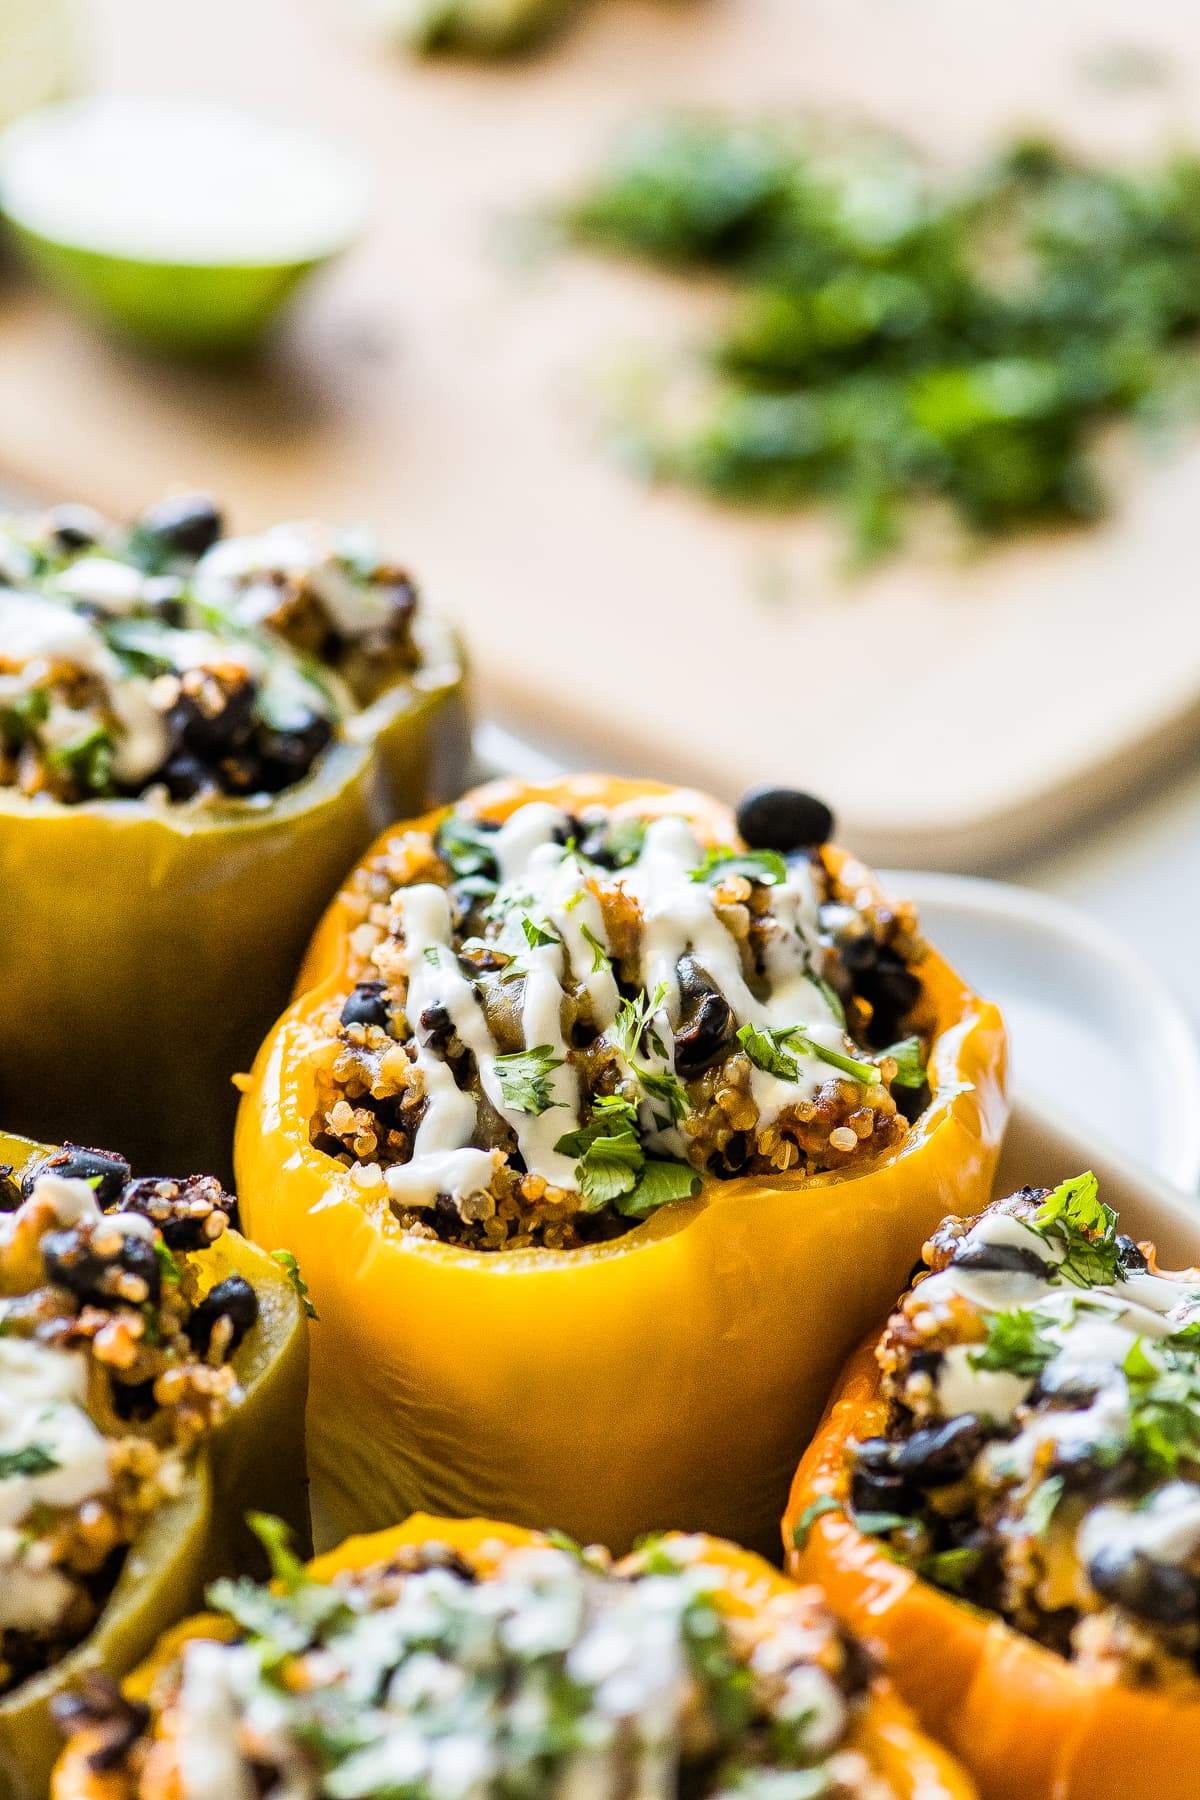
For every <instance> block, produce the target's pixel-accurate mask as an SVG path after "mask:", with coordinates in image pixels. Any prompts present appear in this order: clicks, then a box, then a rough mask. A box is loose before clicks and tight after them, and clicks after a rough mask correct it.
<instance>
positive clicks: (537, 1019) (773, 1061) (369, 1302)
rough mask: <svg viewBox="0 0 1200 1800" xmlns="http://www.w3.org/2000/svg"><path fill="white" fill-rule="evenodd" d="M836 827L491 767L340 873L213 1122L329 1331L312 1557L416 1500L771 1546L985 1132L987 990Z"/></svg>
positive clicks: (320, 1359)
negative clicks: (239, 1096)
mask: <svg viewBox="0 0 1200 1800" xmlns="http://www.w3.org/2000/svg"><path fill="white" fill-rule="evenodd" d="M739 825H740V830H739ZM829 828H830V820H829V814H828V810H827V809H826V808H824V807H823V806H821V805H820V804H819V803H818V802H816V801H814V800H812V799H810V798H809V797H807V796H804V795H800V794H797V793H794V792H791V791H785V790H774V791H771V792H762V791H759V792H756V793H754V794H752V795H750V796H748V797H747V799H746V801H745V802H743V805H742V807H741V810H740V814H739V819H738V821H737V822H735V820H734V818H733V816H732V815H731V814H729V813H728V812H727V811H726V810H725V809H724V808H722V807H720V806H718V805H717V804H716V802H714V801H710V800H708V799H706V798H704V797H703V796H701V795H699V794H696V793H693V792H684V791H672V790H670V789H667V788H662V787H659V786H655V785H653V784H648V783H644V782H631V781H616V780H609V779H604V778H600V777H578V778H575V779H572V780H568V781H563V782H560V783H556V784H551V785H547V786H544V787H540V788H528V787H522V786H517V785H515V784H498V785H496V786H493V787H490V788H486V789H483V790H481V791H479V792H477V793H476V794H474V795H471V796H468V797H467V799H465V800H464V801H463V802H462V803H461V804H460V805H459V806H458V807H456V808H455V809H454V810H452V811H449V812H440V813H436V814H432V815H430V816H428V817H427V818H424V819H421V820H418V821H417V822H416V823H414V824H412V825H409V826H407V827H401V828H397V829H396V830H394V831H392V832H389V833H388V834H387V835H386V836H385V837H384V838H383V839H382V840H381V841H380V843H379V844H378V845H377V846H376V848H375V849H374V850H373V851H372V852H371V853H370V855H369V856H368V857H367V858H366V860H365V861H364V862H363V863H362V865H361V866H360V867H359V869H358V870H357V871H356V872H355V874H354V875H353V876H352V878H351V879H350V881H349V883H348V885H347V886H346V887H345V889H344V890H343V892H342V894H341V895H340V897H339V898H338V899H337V901H336V902H335V904H334V906H333V907H332V908H331V910H330V912H329V913H328V914H327V915H326V918H325V921H324V923H323V924H322V926H321V928H320V930H319V932H318V934H317V937H316V939H315V941H314V944H313V947H312V950H311V952H310V956H309V960H308V963H307V965H306V967H305V969H304V972H303V974H302V976H301V981H300V988H301V996H300V998H299V999H298V1001H297V1002H296V1003H295V1004H294V1006H293V1007H292V1009H291V1010H290V1012H288V1013H287V1014H286V1015H285V1017H284V1018H283V1020H282V1021H281V1022H280V1025H279V1026H278V1028H277V1029H276V1031H275V1032H274V1033H273V1034H272V1036H271V1037H270V1039H269V1040H268V1041H267V1043H266V1044H265V1046H264V1047H263V1050H262V1051H261V1053H260V1056H259V1060H258V1062H257V1064H256V1068H255V1072H254V1075H253V1077H252V1079H251V1081H250V1082H249V1084H248V1092H247V1096H246V1099H245V1101H244V1103H243V1109H242V1114H241V1117H240V1121H239V1133H238V1168H239V1179H240V1193H241V1200H242V1206H243V1211H244V1216H245V1218H246V1221H247V1229H248V1230H249V1231H250V1233H251V1235H252V1236H254V1237H255V1238H256V1240H257V1241H259V1242H261V1243H263V1244H265V1245H267V1246H269V1247H271V1248H284V1249H286V1250H289V1251H291V1252H292V1253H293V1254H294V1255H295V1256H296V1257H297V1258H298V1260H299V1263H300V1267H301V1269H302V1270H303V1272H304V1275H305V1277H306V1279H307V1280H308V1281H309V1282H310V1284H311V1286H312V1290H313V1296H314V1300H315V1304H316V1306H317V1308H318V1310H319V1312H320V1314H321V1321H322V1322H321V1327H320V1331H319V1341H318V1339H314V1343H313V1373H312V1384H311V1389H310V1403H309V1421H308V1435H309V1450H310V1472H311V1474H312V1478H313V1484H314V1529H315V1532H316V1537H317V1542H318V1544H324V1543H333V1542H336V1541H338V1539H339V1538H340V1537H341V1536H342V1535H344V1534H345V1533H346V1532H348V1531H350V1530H353V1529H358V1528H368V1529H369V1528H372V1527H377V1526H379V1525H381V1524H384V1523H386V1521H387V1519H388V1517H389V1516H392V1517H394V1516H395V1515H396V1514H397V1513H401V1512H407V1511H408V1510H410V1509H415V1508H425V1509H427V1510H433V1509H435V1508H436V1509H437V1510H438V1511H441V1512H448V1513H457V1514H471V1513H474V1512H480V1513H483V1512H487V1513H489V1514H491V1515H493V1516H496V1515H499V1516H508V1517H511V1518H515V1519H516V1520H518V1521H519V1522H521V1523H523V1524H532V1523H536V1521H537V1520H538V1519H546V1518H553V1519H557V1520H559V1521H561V1522H562V1524H563V1525H564V1528H566V1529H568V1530H570V1531H571V1532H573V1534H574V1535H576V1536H577V1537H580V1538H584V1539H586V1540H588V1541H599V1542H603V1543H606V1544H608V1545H609V1546H610V1548H612V1549H613V1550H614V1551H618V1552H619V1551H621V1550H624V1549H625V1548H627V1547H628V1546H629V1544H630V1543H631V1542H632V1541H633V1540H634V1538H635V1537H636V1536H637V1535H638V1534H639V1533H640V1532H643V1531H645V1530H648V1529H653V1528H657V1527H661V1526H664V1525H667V1526H669V1525H672V1524H675V1525H682V1526H685V1527H687V1528H688V1529H692V1530H710V1531H714V1532H716V1533H718V1534H720V1535H723V1536H734V1535H735V1534H736V1535H737V1536H738V1537H739V1538H740V1539H741V1540H742V1541H746V1542H749V1543H750V1544H752V1545H753V1546H755V1547H760V1546H765V1545H768V1544H771V1543H772V1542H774V1541H776V1538H777V1533H778V1520H779V1515H780V1512H781V1510H782V1506H783V1502H784V1499H785V1497H786V1493H787V1483H788V1479H789V1476H790V1472H791V1468H792V1466H793V1464H794V1448H795V1443H796V1435H797V1433H803V1432H805V1431H806V1430H811V1428H812V1427H813V1425H815V1423H816V1421H817V1419H818V1417H819V1416H820V1411H821V1407H822V1405H823V1403H824V1399H825V1396H826V1395H827V1393H828V1390H829V1384H830V1382H831V1381H832V1379H833V1376H834V1373H835V1371H836V1369H837V1367H838V1365H839V1363H840V1361H841V1359H842V1358H843V1357H844V1356H845V1354H846V1353H847V1351H848V1350H849V1348H850V1346H851V1345H852V1344H853V1343H854V1342H855V1341H856V1339H857V1337H858V1336H860V1335H861V1333H862V1332H863V1331H864V1330H865V1329H866V1328H867V1326H868V1324H869V1323H870V1321H871V1319H872V1318H873V1317H875V1318H877V1317H878V1316H879V1314H880V1313H881V1312H882V1310H883V1309H884V1308H885V1307H886V1305H887V1304H888V1297H889V1295H890V1294H894V1293H895V1292H896V1288H897V1286H898V1285H899V1283H900V1282H901V1281H902V1280H903V1277H904V1273H905V1271H906V1269H907V1264H908V1257H909V1256H910V1254H911V1251H910V1250H909V1246H910V1245H911V1244H912V1242H913V1241H914V1240H915V1241H916V1242H920V1240H921V1237H922V1236H923V1235H924V1233H925V1232H927V1231H928V1230H931V1229H932V1227H933V1225H934V1224H935V1223H936V1221H937V1219H938V1218H940V1217H941V1216H942V1214H943V1213H944V1212H945V1210H946V1206H947V1203H949V1204H951V1205H955V1204H958V1205H966V1206H970V1205H972V1204H978V1203H981V1202H982V1200H983V1199H984V1197H985V1196H986V1194H987V1191H988V1183H989V1180H990V1176H991V1172H992V1166H993V1160H994V1157H995V1153H996V1148H997V1144H998V1140H999V1136H1000V1131H1001V1127H1002V1124H1003V1120H1004V1101H1003V1077H1004V1034H1003V1027H1002V1025H1001V1021H1000V1019H999V1016H998V1015H997V1013H996V1011H995V1009H994V1008H993V1007H991V1006H989V1005H986V1004H985V1003H984V1002H982V1001H980V1000H978V999H977V998H976V997H975V995H974V994H972V993H970V992H969V991H968V989H967V988H966V987H964V985H963V983H962V982H961V981H960V980H959V979H958V978H957V976H955V975H954V974H953V973H952V972H951V970H950V969H948V968H947V966H946V964H945V963H944V962H943V961H942V960H941V958H940V957H939V956H937V954H936V953H935V952H934V951H933V950H931V949H930V948H928V946H926V945H925V944H924V943H923V941H922V939H921V937H920V935H919V932H918V930H917V924H916V920H915V918H914V916H913V913H912V910H911V908H909V907H906V906H892V905H890V904H889V903H888V902H887V901H885V899H884V898H883V896H882V895H881V894H880V892H879V890H878V888H877V887H876V885H875V883H874V881H873V880H872V878H871V876H870V875H869V874H868V872H867V871H866V870H865V869H864V868H863V867H862V866H861V865H860V864H858V863H856V862H854V861H853V860H852V859H851V858H849V857H848V856H846V855H845V854H844V853H843V852H841V851H838V850H834V849H832V848H831V847H830V846H829V844H828V843H827V841H826V840H827V838H828V834H829ZM798 1308H799V1313H800V1317H801V1318H802V1319H803V1321H804V1329H803V1331H801V1332H797V1330H796V1318H797V1309H798Z"/></svg>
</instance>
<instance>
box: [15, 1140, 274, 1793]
mask: <svg viewBox="0 0 1200 1800" xmlns="http://www.w3.org/2000/svg"><path fill="white" fill-rule="evenodd" d="M0 1158H2V1159H3V1163H2V1165H0V1797H2V1800H41V1796H42V1795H43V1794H44V1793H45V1790H46V1784H47V1781H48V1778H49V1773H50V1768H51V1765H52V1763H53V1761H54V1757H55V1754H56V1751H57V1742H58V1740H57V1736H56V1733H55V1731H54V1728H53V1724H52V1722H51V1717H50V1708H51V1703H52V1701H53V1700H54V1698H55V1696H56V1695H58V1694H60V1693H62V1692H64V1691H65V1690H66V1689H67V1688H68V1687H69V1686H71V1684H72V1683H74V1682H76V1681H78V1680H79V1678H80V1677H81V1676H82V1675H84V1674H85V1672H86V1671H88V1670H91V1669H105V1670H108V1671H109V1672H110V1673H113V1674H117V1675H122V1674H125V1673H126V1672H127V1671H128V1670H129V1669H130V1668H132V1667H133V1665H134V1664H135V1663H136V1662H137V1661H139V1660H140V1658H142V1657H143V1656H145V1655H146V1654H147V1652H148V1651H149V1649H150V1647H151V1646H152V1645H153V1643H154V1641H155V1639H156V1638H157V1637H158V1635H159V1633H160V1632H161V1631H163V1630H164V1629H165V1628H166V1627H167V1626H168V1625H170V1624H171V1623H172V1622H173V1621H174V1620H176V1619H178V1618H179V1617H180V1616H181V1615H182V1614H183V1613H185V1612H187V1611H189V1610H190V1609H191V1608H192V1607H194V1606H195V1604H196V1602H197V1600H198V1599H199V1597H200V1596H201V1595H202V1593H203V1591H204V1584H205V1582H206V1581H207V1580H208V1579H209V1578H210V1577H211V1576H212V1575H213V1574H215V1573H217V1572H218V1571H219V1570H221V1569H222V1568H227V1567H229V1566H231V1565H232V1563H233V1562H234V1561H238V1560H243V1559H242V1558H241V1555H240V1551H241V1550H242V1549H243V1548H245V1547H246V1546H245V1544H244V1542H243V1540H244V1539H245V1537H246V1533H245V1528H244V1525H243V1522H242V1521H243V1515H244V1513H245V1509H246V1508H247V1506H255V1505H258V1506H262V1505H266V1506H273V1507H277V1508H282V1509H283V1510H284V1511H285V1512H286V1513H287V1514H288V1516H289V1517H290V1518H292V1519H293V1520H294V1521H295V1523H296V1525H297V1527H299V1528H303V1524H304V1520H303V1507H304V1498H303V1496H304V1447H303V1409H304V1382H305V1364H306V1354H305V1352H306V1345H305V1337H304V1330H303V1315H302V1306H301V1300H300V1296H299V1295H298V1293H297V1291H296V1288H295V1285H294V1282H293V1279H292V1276H291V1273H290V1271H289V1270H288V1268H286V1267H281V1266H280V1264H279V1263H278V1262H276V1261H273V1260H272V1259H271V1258H270V1257H269V1256H267V1255H266V1254H265V1253H264V1252H263V1251H261V1250H257V1249H255V1248H254V1246H253V1245H252V1244H248V1243H246V1242H245V1240H244V1239H242V1238H240V1237H239V1236H238V1235H237V1233H236V1232H233V1231H231V1230H229V1229H228V1219H229V1213H230V1209H231V1207H232V1204H233V1202H232V1200H231V1199H230V1196H229V1195H228V1194H226V1193H225V1192H224V1191H223V1189H222V1187H221V1184H220V1182H219V1181H217V1180H215V1179H214V1178H213V1177H211V1176H192V1177H190V1178H188V1179H185V1180H178V1181H177V1180H156V1179H153V1178H150V1179H145V1178H143V1179H139V1180H135V1179H133V1178H132V1177H131V1175H130V1169H129V1165H128V1163H127V1162H126V1161H125V1160H124V1159H123V1158H122V1157H120V1156H116V1155H113V1154H111V1153H109V1152H107V1151H99V1150H93V1149H86V1148H82V1147H80V1146H78V1145H67V1146H66V1147H65V1148H64V1149H62V1150H57V1151H56V1150H46V1149H43V1148H42V1147H41V1146H38V1145H33V1144H30V1143H28V1142H26V1141H25V1140H24V1139H19V1138H6V1137H3V1136H0Z"/></svg>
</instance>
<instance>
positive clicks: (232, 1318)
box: [187, 1275, 258, 1356]
mask: <svg viewBox="0 0 1200 1800" xmlns="http://www.w3.org/2000/svg"><path fill="white" fill-rule="evenodd" d="M218 1319H228V1320H229V1322H230V1324H231V1325H232V1327H233V1335H232V1337H231V1338H230V1340H229V1349H230V1351H231V1352H232V1351H234V1350H236V1349H237V1347H238V1345H239V1344H240V1343H241V1341H242V1339H243V1338H244V1337H245V1335H246V1333H247V1332H248V1331H249V1329H250V1327H251V1326H252V1325H253V1324H254V1323H255V1322H256V1321H257V1319H258V1295H257V1294H256V1293H255V1291H254V1289H253V1288H252V1287H251V1286H250V1283H249V1282H248V1281H247V1280H246V1279H245V1277H244V1276H242V1275H229V1276H227V1277H226V1278H225V1280H224V1281H219V1282H218V1283H217V1285H216V1287H215V1288H213V1289H212V1290H211V1291H210V1292H209V1293H208V1294H206V1295H205V1297H204V1299H203V1300H202V1301H201V1302H200V1304H199V1306H198V1307H197V1308H196V1310H195V1312H194V1313H193V1314H192V1316H191V1318H190V1319H189V1320H188V1323H187V1334H188V1338H189V1339H190V1341H191V1345H192V1348H193V1350H195V1351H196V1353H197V1355H198V1356H203V1355H205V1354H206V1352H207V1350H208V1346H209V1344H210V1343H211V1342H212V1335H213V1332H214V1331H215V1330H216V1326H217V1321H218Z"/></svg>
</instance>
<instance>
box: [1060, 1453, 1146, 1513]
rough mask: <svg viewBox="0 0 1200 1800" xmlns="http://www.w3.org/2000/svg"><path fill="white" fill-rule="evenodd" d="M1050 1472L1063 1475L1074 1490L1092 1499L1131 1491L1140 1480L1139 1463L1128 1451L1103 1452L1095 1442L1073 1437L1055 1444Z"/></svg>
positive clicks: (1113, 1496)
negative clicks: (1116, 1452) (1073, 1438)
mask: <svg viewBox="0 0 1200 1800" xmlns="http://www.w3.org/2000/svg"><path fill="white" fill-rule="evenodd" d="M1049 1472H1050V1474H1052V1475H1061V1477H1062V1480H1063V1484H1064V1486H1065V1487H1066V1488H1067V1489H1068V1490H1069V1491H1070V1492H1071V1493H1075V1494H1086V1495H1087V1497H1088V1499H1089V1500H1092V1501H1097V1500H1116V1499H1119V1498H1120V1497H1121V1496H1122V1495H1124V1494H1131V1493H1132V1492H1133V1491H1134V1489H1135V1488H1136V1487H1137V1486H1138V1485H1139V1480H1140V1475H1139V1470H1138V1465H1137V1463H1136V1462H1135V1460H1134V1458H1133V1456H1132V1455H1130V1453H1129V1452H1128V1451H1125V1452H1122V1453H1120V1454H1117V1455H1113V1454H1111V1453H1109V1452H1101V1451H1100V1450H1099V1448H1098V1446H1097V1445H1095V1444H1088V1443H1075V1442H1072V1441H1071V1440H1070V1439H1067V1440H1066V1441H1064V1442H1060V1443H1056V1444H1055V1446H1054V1454H1053V1456H1052V1457H1051V1459H1050V1465H1049Z"/></svg>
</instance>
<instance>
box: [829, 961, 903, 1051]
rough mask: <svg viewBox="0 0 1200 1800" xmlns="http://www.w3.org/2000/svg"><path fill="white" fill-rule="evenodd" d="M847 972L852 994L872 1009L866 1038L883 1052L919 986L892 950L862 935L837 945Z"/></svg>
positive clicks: (891, 1040) (900, 1023) (896, 1033)
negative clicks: (848, 972) (851, 982)
mask: <svg viewBox="0 0 1200 1800" xmlns="http://www.w3.org/2000/svg"><path fill="white" fill-rule="evenodd" d="M838 949H839V950H840V952H841V957H842V961H843V962H844V963H845V965H846V967H847V969H848V970H849V971H850V975H851V978H852V980H853V983H854V991H855V993H856V994H858V995H860V996H861V998H862V999H864V1000H866V1001H867V1002H868V1004H869V1005H870V1007H871V1014H872V1016H871V1024H870V1029H869V1030H868V1033H867V1037H868V1040H869V1042H870V1044H871V1045H872V1047H873V1048H875V1049H881V1050H882V1049H885V1048H886V1047H887V1045H888V1044H891V1043H894V1042H895V1040H896V1038H897V1037H898V1036H899V1035H900V1028H901V1025H902V1023H903V1021H904V1019H905V1018H906V1017H907V1016H908V1014H909V1013H910V1012H911V1011H912V1009H913V1007H914V1006H915V1005H916V1003H917V1001H918V1000H919V998H920V995H921V983H920V980H919V978H918V977H917V976H916V975H914V974H913V972H912V970H911V969H909V968H907V967H906V966H905V964H904V963H903V962H902V961H901V960H900V958H899V957H898V956H897V955H896V953H895V951H894V950H889V949H887V948H886V947H885V946H884V945H882V944H878V943H876V941H875V939H874V938H872V937H870V936H869V935H867V934H866V933H863V934H862V935H861V936H858V937H852V938H849V939H847V940H846V941H845V942H844V943H840V944H839V945H838Z"/></svg>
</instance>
